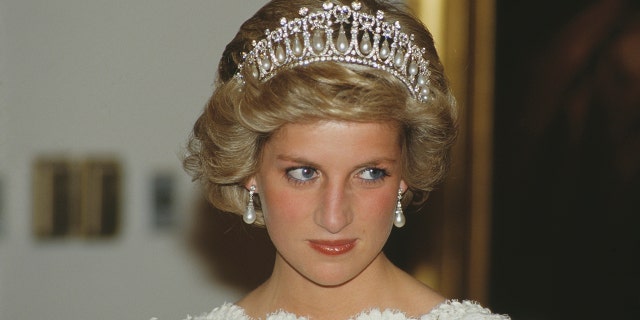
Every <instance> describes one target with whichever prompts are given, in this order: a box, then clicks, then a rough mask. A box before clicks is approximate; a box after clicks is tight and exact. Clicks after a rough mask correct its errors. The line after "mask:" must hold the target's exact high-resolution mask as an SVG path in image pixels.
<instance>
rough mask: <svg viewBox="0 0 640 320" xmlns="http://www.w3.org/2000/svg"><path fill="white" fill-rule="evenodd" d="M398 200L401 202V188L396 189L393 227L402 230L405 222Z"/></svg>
mask: <svg viewBox="0 0 640 320" xmlns="http://www.w3.org/2000/svg"><path fill="white" fill-rule="evenodd" d="M400 200H402V188H400V189H398V203H397V204H396V212H395V218H394V220H393V225H394V226H396V227H398V228H402V227H403V226H404V224H405V223H406V222H407V221H406V219H405V217H404V213H403V212H402V203H401V202H400Z"/></svg>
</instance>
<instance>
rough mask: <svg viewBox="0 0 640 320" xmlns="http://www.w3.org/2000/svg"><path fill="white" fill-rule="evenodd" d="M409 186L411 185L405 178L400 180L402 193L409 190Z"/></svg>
mask: <svg viewBox="0 0 640 320" xmlns="http://www.w3.org/2000/svg"><path fill="white" fill-rule="evenodd" d="M408 188H409V185H407V183H406V182H404V179H403V180H400V189H402V193H403V194H404V193H405V192H407V189H408Z"/></svg>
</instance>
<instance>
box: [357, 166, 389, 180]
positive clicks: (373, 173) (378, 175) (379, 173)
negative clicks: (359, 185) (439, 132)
mask: <svg viewBox="0 0 640 320" xmlns="http://www.w3.org/2000/svg"><path fill="white" fill-rule="evenodd" d="M387 175H388V174H387V171H386V170H384V169H377V168H367V169H364V170H362V171H360V173H359V177H360V179H363V180H380V179H383V178H384V177H386V176H387Z"/></svg>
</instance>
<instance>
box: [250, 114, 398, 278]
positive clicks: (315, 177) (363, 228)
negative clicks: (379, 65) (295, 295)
mask: <svg viewBox="0 0 640 320" xmlns="http://www.w3.org/2000/svg"><path fill="white" fill-rule="evenodd" d="M251 184H256V186H257V192H258V193H259V194H260V200H261V204H262V210H263V213H264V219H265V225H266V227H267V230H268V232H269V235H270V237H271V239H272V241H273V243H274V245H275V246H276V248H277V251H278V256H277V259H278V260H280V261H279V262H280V263H276V266H282V267H283V268H284V269H285V270H276V271H285V272H294V274H298V275H301V276H303V277H304V278H305V279H308V280H310V281H312V282H314V283H316V284H319V285H323V286H335V285H340V284H343V283H345V282H347V281H349V280H351V279H353V278H355V277H356V276H357V275H358V274H360V273H361V272H362V271H363V270H365V269H367V267H368V266H370V265H373V264H371V263H372V262H373V261H374V260H375V259H376V258H377V257H379V256H380V255H381V250H382V247H383V246H384V243H385V242H386V241H387V238H388V236H389V233H390V231H391V228H392V225H393V217H394V211H395V206H396V202H397V194H398V188H400V187H401V188H402V189H403V190H406V185H405V183H404V181H402V180H401V147H400V142H399V132H398V128H397V127H396V126H393V125H390V124H388V123H354V122H339V121H321V122H316V123H312V124H288V125H285V126H283V127H282V128H281V129H280V130H279V131H278V132H277V133H276V134H274V135H273V136H272V137H271V139H270V140H269V141H268V142H267V143H266V145H265V147H264V150H263V154H262V160H261V166H260V169H259V171H258V173H257V174H256V176H255V177H254V178H253V179H252V180H251Z"/></svg>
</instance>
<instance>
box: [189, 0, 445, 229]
mask: <svg viewBox="0 0 640 320" xmlns="http://www.w3.org/2000/svg"><path fill="white" fill-rule="evenodd" d="M322 2H323V1H312V0H300V1H290V0H273V1H271V2H269V3H268V4H267V5H265V6H264V7H263V8H262V9H260V10H259V11H258V12H257V13H256V14H255V15H254V16H253V17H252V18H250V19H249V20H247V21H246V22H245V23H244V24H243V25H242V27H241V28H240V31H239V32H238V33H237V35H236V37H235V38H234V39H233V40H232V41H231V42H230V43H229V44H228V45H227V47H226V49H225V51H224V53H223V56H222V59H221V60H220V64H219V66H218V79H217V82H216V87H215V90H214V92H213V95H212V97H211V99H210V100H209V102H208V104H207V106H206V107H205V110H204V112H203V113H202V115H201V116H200V117H199V118H198V120H197V121H196V123H195V126H194V129H193V133H192V136H191V137H190V140H189V144H188V154H187V156H186V157H185V159H184V167H185V169H186V170H187V171H188V172H189V173H190V174H191V175H192V177H193V178H194V180H199V181H200V182H201V183H202V184H203V187H204V190H205V192H206V194H207V196H208V199H209V201H210V202H211V203H212V204H213V205H214V206H215V207H217V208H218V209H220V210H222V211H226V212H232V213H236V214H243V213H244V210H245V208H246V205H247V201H248V192H247V190H246V189H245V187H244V184H245V183H246V182H247V180H248V179H249V178H250V177H252V176H253V175H254V174H255V173H256V172H257V170H258V168H259V165H260V163H259V162H260V155H261V151H262V148H263V146H264V144H265V142H266V141H268V140H269V138H270V137H271V136H272V135H273V133H274V132H275V131H277V130H278V129H279V128H280V127H282V126H283V125H285V124H287V123H302V122H313V121H318V120H323V119H326V120H344V121H355V122H390V123H394V124H396V125H397V126H398V127H399V128H400V134H401V137H400V138H401V143H402V161H403V168H402V174H403V179H404V180H405V182H406V183H407V184H408V185H409V190H408V191H409V195H410V196H409V197H405V199H411V198H412V197H413V196H418V198H426V195H427V194H428V192H430V191H431V190H433V189H434V187H435V186H436V185H437V184H438V183H440V182H441V181H442V180H443V179H444V176H445V174H446V172H447V169H448V167H449V150H450V148H451V145H452V144H453V142H454V140H455V136H456V132H457V130H456V121H455V119H456V111H455V103H454V99H453V97H452V95H451V93H450V89H449V87H448V84H447V81H446V79H445V76H444V73H443V68H442V65H441V63H440V60H439V58H438V55H437V53H436V50H435V48H434V44H433V39H432V37H431V35H430V33H429V32H428V31H427V29H426V28H425V27H424V26H423V25H422V24H421V23H420V22H419V21H418V20H417V19H416V18H414V17H413V16H411V15H410V14H409V13H407V11H405V10H401V9H399V8H397V7H394V6H391V5H389V4H386V3H384V2H381V1H376V0H361V1H360V2H361V3H362V5H363V9H362V10H369V11H370V12H376V11H377V10H383V11H384V12H385V17H386V19H387V20H390V21H396V20H397V21H399V22H400V24H401V25H402V28H403V31H404V32H406V33H408V34H410V33H413V34H414V35H415V40H414V42H415V43H416V44H417V45H418V46H420V47H424V48H426V53H425V58H426V59H428V60H429V61H430V70H431V76H430V81H431V84H430V89H431V92H432V97H431V98H430V99H429V101H427V102H425V103H421V102H419V101H418V100H416V99H414V98H412V96H411V94H410V92H409V91H408V89H407V87H406V85H405V84H404V83H402V82H401V81H400V80H398V79H397V78H396V77H395V76H393V75H392V74H390V73H388V72H386V71H382V70H378V69H374V68H371V67H366V66H360V65H355V64H344V63H337V62H318V63H312V64H309V65H306V66H298V67H295V68H291V69H285V70H282V71H279V72H278V74H277V75H276V76H274V77H273V78H271V79H269V80H268V81H266V82H264V83H263V82H260V81H257V80H253V79H252V78H251V77H246V79H245V83H241V82H239V81H237V79H234V78H233V76H234V74H235V73H236V72H237V70H238V64H239V63H241V62H242V55H241V52H247V51H249V50H250V49H251V41H252V40H256V39H260V38H261V37H263V35H264V30H265V29H267V28H270V29H273V28H274V27H276V26H278V21H279V19H280V18H281V17H294V16H296V15H297V14H298V9H299V8H300V7H302V6H306V7H308V8H309V9H310V10H321V5H322ZM294 3H295V4H294ZM257 207H258V209H259V198H257ZM258 211H259V210H258ZM256 223H257V224H262V219H261V215H258V221H257V222H256Z"/></svg>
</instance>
